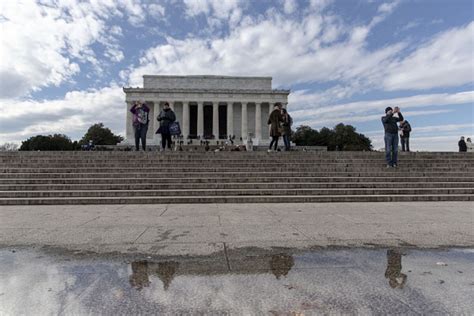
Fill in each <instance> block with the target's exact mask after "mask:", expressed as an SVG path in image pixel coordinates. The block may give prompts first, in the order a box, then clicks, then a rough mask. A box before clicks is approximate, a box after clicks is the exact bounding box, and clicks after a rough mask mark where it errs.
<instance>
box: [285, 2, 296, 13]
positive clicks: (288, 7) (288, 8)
mask: <svg viewBox="0 0 474 316" xmlns="http://www.w3.org/2000/svg"><path fill="white" fill-rule="evenodd" d="M297 8H298V3H297V2H296V0H283V11H284V12H285V13H286V14H292V13H293V12H295V11H296V9H297Z"/></svg>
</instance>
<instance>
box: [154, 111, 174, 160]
mask: <svg viewBox="0 0 474 316" xmlns="http://www.w3.org/2000/svg"><path fill="white" fill-rule="evenodd" d="M156 119H157V120H158V122H160V128H159V129H158V130H157V131H156V133H160V134H161V150H162V151H164V150H165V148H166V146H168V149H170V150H171V132H170V125H171V123H173V122H174V121H176V115H175V114H174V112H173V110H172V109H171V108H170V104H169V103H168V102H165V104H164V105H163V110H162V111H161V112H160V114H159V115H158V117H157V118H156Z"/></svg>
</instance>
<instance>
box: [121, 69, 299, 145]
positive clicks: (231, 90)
mask: <svg viewBox="0 0 474 316" xmlns="http://www.w3.org/2000/svg"><path fill="white" fill-rule="evenodd" d="M123 91H124V92H125V94H126V103H127V114H126V139H125V141H124V143H126V144H134V136H133V126H132V113H130V108H131V107H132V105H133V103H134V102H135V101H142V102H145V103H146V104H147V105H148V107H149V108H150V116H149V117H150V123H149V127H148V134H147V142H148V143H150V144H158V142H159V138H160V137H161V136H160V135H159V134H155V131H156V130H157V129H158V127H159V122H158V121H157V120H156V117H157V115H158V114H159V112H160V110H161V109H162V107H163V104H164V103H165V102H168V103H169V104H170V106H171V108H172V109H173V111H174V112H175V113H176V118H177V119H176V120H177V121H178V122H179V124H180V126H181V132H182V135H183V137H184V139H208V140H210V141H211V143H212V142H215V141H218V140H225V139H227V138H229V136H232V137H233V138H234V139H235V141H236V142H237V143H239V142H240V140H241V139H242V140H244V141H245V140H247V139H248V138H252V140H253V142H254V144H255V145H258V144H263V143H268V141H269V128H268V125H267V120H268V115H269V113H270V112H271V111H272V110H273V107H274V105H275V103H278V102H279V103H281V104H282V105H283V107H286V105H287V104H288V95H289V93H290V91H289V90H278V89H272V78H271V77H228V76H149V75H145V76H143V88H124V89H123Z"/></svg>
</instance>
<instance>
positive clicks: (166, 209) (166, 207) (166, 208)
mask: <svg viewBox="0 0 474 316" xmlns="http://www.w3.org/2000/svg"><path fill="white" fill-rule="evenodd" d="M168 206H169V204H166V206H165V210H164V211H163V212H162V213H161V214H160V216H162V215H163V214H165V213H166V211H168Z"/></svg>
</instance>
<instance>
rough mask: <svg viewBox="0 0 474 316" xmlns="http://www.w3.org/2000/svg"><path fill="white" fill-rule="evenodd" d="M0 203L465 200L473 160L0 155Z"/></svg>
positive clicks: (355, 155) (473, 175)
mask: <svg viewBox="0 0 474 316" xmlns="http://www.w3.org/2000/svg"><path fill="white" fill-rule="evenodd" d="M0 163H1V165H0V204H3V205H5V204H115V203H226V202H233V203H240V202H241V203H246V202H247V203H253V202H287V203H293V202H346V201H347V202H349V201H358V202H361V201H367V202H372V201H373V202H376V201H472V200H474V172H473V171H472V167H471V166H472V165H473V164H474V155H472V154H469V153H402V154H401V155H400V167H399V168H398V169H395V170H394V169H388V170H387V169H386V168H385V163H384V154H383V153H375V152H289V153H284V152H280V153H265V152H219V153H213V152H208V153H196V152H194V153H187V152H172V153H170V152H167V153H165V154H160V153H157V152H149V153H143V152H138V153H137V152H15V153H0Z"/></svg>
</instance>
